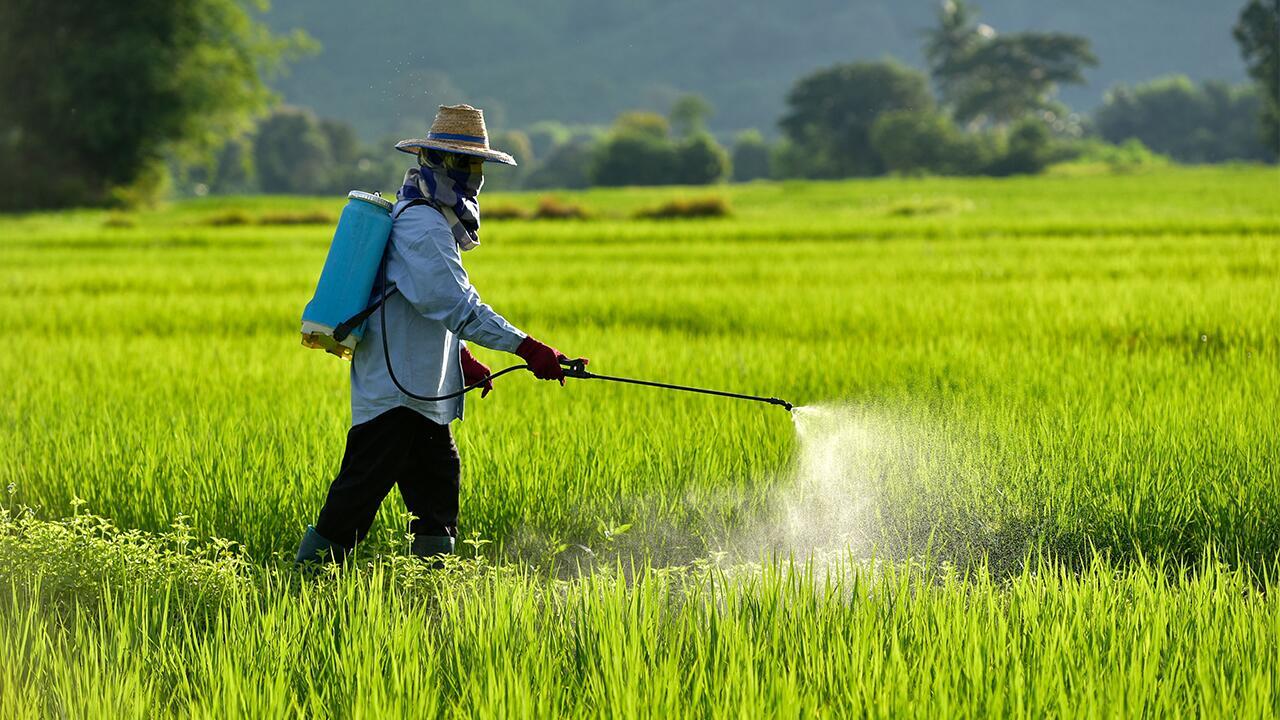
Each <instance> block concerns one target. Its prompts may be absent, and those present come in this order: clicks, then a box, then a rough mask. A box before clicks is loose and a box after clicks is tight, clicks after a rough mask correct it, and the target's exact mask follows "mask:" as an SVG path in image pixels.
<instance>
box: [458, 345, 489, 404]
mask: <svg viewBox="0 0 1280 720" xmlns="http://www.w3.org/2000/svg"><path fill="white" fill-rule="evenodd" d="M489 374H490V371H489V366H488V365H485V364H484V363H482V362H480V361H479V360H477V359H475V358H474V357H472V356H471V351H470V350H468V349H467V346H466V345H463V346H462V384H463V385H465V386H467V387H471V386H472V385H474V384H475V383H478V382H480V381H481V380H484V379H485V378H487V377H489ZM480 387H481V388H482V389H481V390H480V397H484V396H485V395H488V394H489V393H490V392H491V391H492V390H493V381H492V380H489V381H486V382H485V384H484V385H481V386H480Z"/></svg>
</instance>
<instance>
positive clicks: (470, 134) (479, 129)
mask: <svg viewBox="0 0 1280 720" xmlns="http://www.w3.org/2000/svg"><path fill="white" fill-rule="evenodd" d="M418 148H432V149H434V150H445V151H448V152H455V153H461V154H463V155H474V156H476V157H482V158H484V159H485V160H492V161H494V162H500V163H502V164H503V165H515V164H516V159H515V158H513V157H511V156H510V155H508V154H506V153H504V152H500V151H498V150H494V149H492V148H490V147H489V133H488V132H487V131H485V129H484V111H483V110H481V109H479V108H473V107H471V106H470V105H441V106H440V110H439V111H437V112H436V119H435V122H433V123H431V130H430V131H429V132H428V133H427V136H426V137H425V138H411V139H409V140H401V141H400V142H398V143H396V149H397V150H399V151H401V152H407V153H412V154H414V155H417V154H418Z"/></svg>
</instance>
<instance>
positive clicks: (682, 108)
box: [667, 93, 715, 138]
mask: <svg viewBox="0 0 1280 720" xmlns="http://www.w3.org/2000/svg"><path fill="white" fill-rule="evenodd" d="M714 114H715V108H714V107H713V106H712V105H711V103H709V102H707V100H706V98H704V97H702V96H701V95H697V94H694V93H687V94H685V95H681V96H680V97H678V98H676V101H675V102H674V103H672V105H671V110H670V111H669V112H668V113H667V118H668V119H669V120H670V122H671V129H672V131H673V132H674V133H675V135H676V137H680V138H687V137H690V136H693V135H697V134H700V133H705V132H706V131H707V119H708V118H710V117H711V116H712V115H714Z"/></svg>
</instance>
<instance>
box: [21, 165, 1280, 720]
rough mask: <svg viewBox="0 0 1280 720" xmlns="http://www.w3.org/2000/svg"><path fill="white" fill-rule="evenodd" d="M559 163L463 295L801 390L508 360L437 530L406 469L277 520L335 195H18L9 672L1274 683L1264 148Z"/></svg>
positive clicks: (433, 679)
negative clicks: (118, 201) (655, 177)
mask: <svg viewBox="0 0 1280 720" xmlns="http://www.w3.org/2000/svg"><path fill="white" fill-rule="evenodd" d="M709 195H715V196H719V197H722V198H723V199H724V200H726V201H727V203H728V205H729V207H730V208H731V210H732V214H731V215H730V216H729V217H724V218H702V219H686V220H650V219H636V218H635V217H634V216H635V215H636V213H638V212H640V211H643V210H645V209H648V208H653V207H656V206H659V205H661V204H662V203H664V202H668V201H671V200H673V199H677V198H682V197H685V198H687V197H704V196H709ZM539 200H540V197H539V196H536V195H521V194H514V195H495V196H493V197H488V196H485V197H484V198H483V201H484V203H485V205H484V206H485V207H496V206H508V207H515V208H520V209H525V210H530V209H532V208H534V207H535V206H536V205H537V204H538V203H539ZM559 200H560V201H561V202H562V203H567V204H577V205H580V206H581V207H582V208H583V209H584V210H585V211H586V212H587V214H588V217H587V219H583V220H559V221H557V220H493V221H489V222H486V223H485V224H484V228H483V230H482V233H481V238H482V242H483V245H482V247H481V248H480V249H478V250H476V251H475V252H472V253H468V254H467V255H466V257H465V261H466V263H467V268H468V270H469V272H470V274H471V277H472V280H473V281H474V282H475V284H476V286H477V287H478V288H479V290H480V292H481V294H482V296H483V297H484V298H485V300H486V301H487V302H488V303H490V304H491V305H493V306H494V307H495V308H497V309H498V310H499V311H501V312H502V313H504V314H505V315H506V316H507V317H508V318H509V319H511V320H512V321H513V322H514V323H515V324H516V325H517V326H518V327H520V328H521V329H524V330H526V331H527V332H530V333H532V334H534V335H535V336H537V337H539V338H542V339H544V340H547V341H548V342H550V343H551V344H553V345H555V346H557V347H559V348H560V349H561V350H563V351H565V352H566V353H570V354H573V355H585V356H587V357H589V358H591V361H592V364H591V369H593V370H596V371H598V372H601V373H607V374H614V375H622V376H629V377H639V378H646V379H654V380H660V381H667V382H675V383H680V384H688V385H698V386H707V387H712V388H718V389H725V390H731V391H737V392H746V393H751V394H759V395H766V396H777V397H781V398H784V399H786V400H789V401H791V402H793V403H795V404H796V405H798V406H803V407H802V409H801V411H800V412H798V413H797V414H796V415H795V417H789V416H788V414H787V413H786V412H785V411H783V410H781V409H778V408H776V407H772V406H768V405H757V404H752V403H745V402H740V401H733V400H727V399H721V398H711V397H706V396H698V395H685V394H678V393H670V392H664V391H660V390H653V389H647V388H637V387H628V386H620V385H612V384H605V383H601V382H598V381H573V380H570V381H569V383H568V385H567V386H566V387H564V388H560V387H558V386H556V385H554V384H551V383H539V382H536V381H534V380H533V379H532V378H531V377H529V376H526V375H512V376H508V377H504V378H502V379H501V380H499V381H498V382H497V388H496V390H495V392H494V393H492V394H491V395H490V396H489V397H487V398H485V399H484V400H480V399H478V398H476V399H472V400H469V402H468V405H467V419H466V420H465V421H464V422H462V423H459V424H457V425H455V428H454V430H455V437H456V438H457V441H458V444H459V448H460V452H461V453H462V457H463V490H462V517H461V526H460V535H461V538H460V539H461V540H462V542H460V543H459V548H460V552H459V555H458V558H457V559H456V561H453V562H451V563H450V566H449V567H448V568H447V569H446V570H444V571H439V572H437V571H431V570H428V569H427V568H424V567H422V566H421V565H420V564H418V563H415V562H413V561H412V560H411V559H410V558H408V557H406V555H407V552H406V546H407V541H406V537H405V526H406V522H407V517H406V515H405V513H404V510H403V507H402V506H401V505H400V503H399V499H398V497H397V495H396V492H395V491H393V493H392V495H391V496H389V498H388V501H387V502H386V503H385V504H384V507H383V510H382V512H381V514H380V517H379V519H378V522H377V524H376V525H375V529H374V533H373V535H372V536H371V538H370V539H369V541H367V542H366V543H365V544H364V545H362V546H361V547H360V549H359V553H358V555H357V557H356V559H355V561H354V562H352V563H350V564H349V565H348V566H347V567H346V568H344V569H343V570H342V571H341V572H336V571H335V572H322V573H319V574H305V573H299V572H298V571H296V570H295V569H294V568H293V567H292V564H291V559H292V555H293V551H294V549H295V548H296V545H297V541H298V538H299V536H300V534H301V532H302V530H303V529H304V528H305V526H306V524H307V523H308V522H311V521H313V520H314V514H315V512H316V511H317V510H318V509H319V506H320V503H321V501H322V499H323V497H324V493H325V490H326V489H327V485H328V482H329V480H330V479H331V478H332V476H333V474H334V473H335V472H336V469H337V466H338V462H339V460H340V458H341V454H342V449H343V442H344V439H345V431H346V428H347V423H348V419H349V411H348V396H347V384H348V380H347V372H348V368H347V366H346V365H345V364H344V363H343V362H342V361H340V360H337V359H336V358H333V357H332V356H328V355H325V354H323V353H320V352H316V351H311V350H305V349H303V348H302V347H301V346H300V345H299V344H298V336H297V323H298V316H299V313H300V311H301V308H302V306H303V304H305V302H306V301H307V300H308V299H309V298H310V294H311V291H312V289H313V286H314V282H315V279H316V277H317V275H318V273H319V269H320V266H321V264H322V262H323V258H324V253H325V250H326V248H327V244H328V240H329V237H330V235H331V232H332V227H331V225H329V224H327V222H326V221H327V220H330V219H334V218H336V216H337V213H338V211H339V210H340V209H341V206H342V199H341V198H336V199H334V198H305V199H297V198H240V199H217V200H214V199H208V200H200V201H190V202H182V203H175V204H173V205H170V206H167V207H163V208H158V209H154V210H149V211H140V212H135V213H112V212H100V211H79V212H71V213H60V214H36V215H26V216H8V217H2V218H0V318H4V319H6V320H7V323H6V326H7V327H6V330H7V333H6V335H7V341H8V342H7V346H8V352H6V353H3V354H0V377H3V378H5V387H4V391H3V392H0V616H3V622H0V716H3V717H46V716H51V715H52V716H68V717H89V716H99V715H101V716H109V717H165V716H184V717H189V716H197V717H198V716H208V717H234V716H243V717H281V716H308V717H313V716H314V717H396V716H401V717H434V716H475V717H492V716H498V717H507V716H517V717H663V718H671V717H700V718H720V717H725V718H729V717H733V718H746V717H781V716H785V717H795V716H806V717H807V716H831V717H847V716H868V717H901V716H924V717H991V716H1011V717H1042V716H1048V715H1052V716H1059V717H1066V716H1071V717H1074V716H1108V717H1114V716H1125V717H1163V716H1170V715H1179V716H1181V715H1199V716H1215V715H1218V716H1230V717H1270V716H1274V715H1275V714H1277V713H1280V671H1277V670H1276V668H1277V667H1280V605H1278V604H1277V599H1276V598H1277V596H1276V590H1277V579H1276V573H1277V570H1278V569H1280V567H1278V565H1277V559H1278V558H1280V477H1277V470H1276V468H1277V467H1278V466H1280V412H1278V411H1277V403H1276V401H1277V397H1278V396H1280V174H1278V173H1277V171H1276V170H1275V169H1274V168H1251V167H1220V168H1212V169H1210V168H1175V169H1166V170H1161V171H1159V172H1158V173H1152V174H1141V175H1127V176H1126V175H1118V176H1107V175H1100V176H1096V177H1056V176H1045V177H1036V178H1020V179H1008V180H992V179H900V180H898V179H887V180H875V181H850V182H839V183H785V184H768V183H756V184H748V185H741V186H728V187H722V188H713V189H705V188H699V189H690V188H651V189H634V190H609V191H604V190H599V191H590V192H584V193H565V194H561V195H560V196H559ZM476 354H477V355H478V356H479V357H480V358H481V359H482V360H484V361H486V362H488V363H489V364H490V365H491V366H493V367H495V368H498V367H505V366H506V365H509V364H515V363H517V362H519V361H518V359H516V358H514V357H513V356H504V355H503V354H501V353H495V352H491V351H486V350H478V351H477V353H476Z"/></svg>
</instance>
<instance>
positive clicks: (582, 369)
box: [378, 247, 792, 411]
mask: <svg viewBox="0 0 1280 720" xmlns="http://www.w3.org/2000/svg"><path fill="white" fill-rule="evenodd" d="M389 254H391V248H390V247H388V248H387V251H386V253H384V254H383V256H382V264H381V266H380V268H379V272H378V275H379V277H380V278H381V279H380V282H379V287H378V295H379V296H380V297H382V298H384V301H383V303H382V304H381V305H379V306H378V319H379V321H380V323H381V328H382V357H383V358H384V359H385V360H386V362H387V375H389V376H391V382H392V383H394V384H395V386H396V389H397V390H399V391H400V392H402V393H404V394H405V395H408V396H409V397H411V398H413V399H414V400H422V401H425V402H437V401H440V400H452V399H453V398H456V397H461V396H463V395H465V394H467V393H469V392H471V391H472V390H475V389H477V388H481V387H484V386H485V384H486V383H488V382H490V381H492V380H494V379H495V378H499V377H502V376H503V375H506V374H507V373H509V372H512V371H514V370H528V369H530V368H529V366H528V365H512V366H511V367H509V368H503V369H502V370H499V371H498V372H496V373H492V374H490V375H488V376H486V377H484V378H483V379H481V380H477V381H476V382H473V383H471V384H470V385H466V386H464V387H463V388H462V389H461V390H457V391H454V392H451V393H448V394H445V395H440V396H439V397H429V396H427V395H418V394H417V393H414V392H411V391H410V390H409V389H408V388H406V387H405V386H404V385H401V384H400V380H399V379H397V378H396V371H395V370H392V369H391V351H390V349H389V348H388V346H387V303H386V302H385V298H386V296H387V255H389ZM560 364H561V365H563V366H564V376H565V377H571V378H578V379H581V380H607V381H609V382H616V383H628V384H631V385H644V386H646V387H654V388H662V389H664V390H678V391H680V392H692V393H702V394H704V395H717V396H719V397H727V398H735V399H737V400H752V401H754V402H762V403H769V404H770V405H778V406H780V407H782V408H784V409H786V410H787V411H790V410H791V409H792V405H791V403H789V402H787V401H786V400H779V399H778V398H767V397H760V396H757V395H743V394H741V393H731V392H725V391H723V390H709V389H707V388H697V387H690V386H688V385H672V384H670V383H661V382H653V381H652V380H635V379H632V378H623V377H614V376H612V375H597V374H595V373H592V372H588V371H587V361H586V360H583V359H581V358H579V359H577V360H569V359H566V358H561V359H560ZM561 384H563V381H561Z"/></svg>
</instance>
